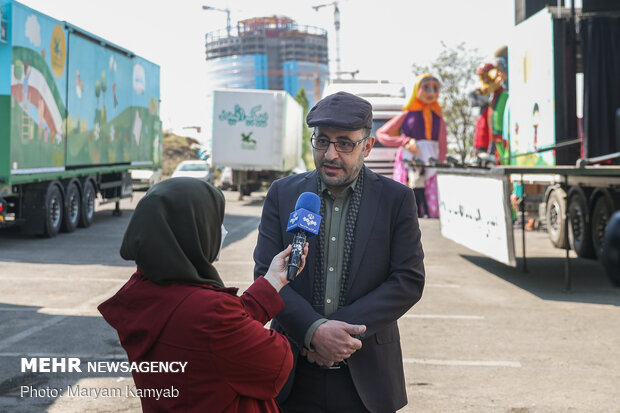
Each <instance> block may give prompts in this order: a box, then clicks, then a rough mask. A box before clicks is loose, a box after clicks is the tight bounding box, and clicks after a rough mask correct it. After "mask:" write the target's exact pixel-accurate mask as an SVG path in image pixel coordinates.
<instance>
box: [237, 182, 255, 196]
mask: <svg viewBox="0 0 620 413" xmlns="http://www.w3.org/2000/svg"><path fill="white" fill-rule="evenodd" d="M239 192H240V193H241V195H244V196H249V195H251V194H252V187H251V186H250V184H244V185H241V186H240V188H239Z"/></svg>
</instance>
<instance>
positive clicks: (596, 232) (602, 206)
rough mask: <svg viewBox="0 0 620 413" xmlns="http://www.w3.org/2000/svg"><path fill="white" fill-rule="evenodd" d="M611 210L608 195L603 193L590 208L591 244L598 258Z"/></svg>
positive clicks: (601, 252) (601, 253) (611, 204)
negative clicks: (592, 207)
mask: <svg viewBox="0 0 620 413" xmlns="http://www.w3.org/2000/svg"><path fill="white" fill-rule="evenodd" d="M613 212H614V210H613V202H612V200H611V199H610V198H609V197H607V196H606V195H603V196H600V197H599V198H598V199H597V200H596V203H595V204H594V209H593V210H592V246H593V248H594V253H595V254H596V256H597V257H598V258H599V259H600V258H601V257H602V256H603V240H604V238H605V229H606V228H607V223H608V222H609V218H610V217H611V214H612V213H613Z"/></svg>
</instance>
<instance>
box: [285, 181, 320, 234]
mask: <svg viewBox="0 0 620 413" xmlns="http://www.w3.org/2000/svg"><path fill="white" fill-rule="evenodd" d="M320 209H321V199H320V198H319V197H318V195H317V194H314V193H312V192H304V193H303V194H301V195H300V196H299V198H298V199H297V204H296V205H295V211H293V212H291V215H290V216H289V220H288V225H287V227H286V232H296V231H298V230H300V229H301V230H304V231H305V232H306V233H307V234H308V236H309V237H311V236H313V235H316V234H318V233H319V228H320V226H321V216H320V215H319V214H318V213H319V210H320Z"/></svg>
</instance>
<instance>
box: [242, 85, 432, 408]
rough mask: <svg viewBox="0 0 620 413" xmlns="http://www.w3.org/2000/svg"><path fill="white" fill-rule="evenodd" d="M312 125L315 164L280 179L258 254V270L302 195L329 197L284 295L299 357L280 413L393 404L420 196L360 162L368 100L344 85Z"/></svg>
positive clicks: (413, 293)
mask: <svg viewBox="0 0 620 413" xmlns="http://www.w3.org/2000/svg"><path fill="white" fill-rule="evenodd" d="M306 121H307V123H308V126H309V127H311V128H314V133H313V135H312V146H313V148H314V151H313V153H314V162H315V165H316V167H317V169H316V170H315V171H312V172H308V173H304V174H299V175H293V176H289V177H287V178H284V179H281V180H278V181H276V182H274V183H273V185H272V186H271V188H270V189H269V192H268V194H267V197H266V199H265V204H264V207H263V214H262V218H261V223H260V226H259V234H258V242H257V245H256V249H255V251H254V261H255V263H256V265H255V269H254V273H255V276H256V277H258V276H259V275H262V274H265V272H266V271H267V269H268V268H269V263H270V262H271V258H272V257H273V256H274V255H275V254H276V253H277V252H279V251H281V250H283V249H284V248H285V246H286V245H288V244H290V243H291V242H292V234H290V233H287V232H286V226H287V220H288V217H289V214H290V213H291V212H292V211H293V210H294V208H295V203H296V201H297V198H298V197H299V195H300V194H301V193H303V192H314V193H317V194H318V195H319V196H320V197H321V212H320V215H321V216H322V217H323V220H322V222H321V228H320V230H319V235H318V236H316V237H313V238H311V239H310V247H309V251H310V252H309V255H308V259H307V263H308V264H307V265H306V268H305V269H304V271H303V272H304V274H300V276H299V277H297V279H295V280H294V281H293V282H291V283H290V285H289V286H287V287H285V288H283V289H282V290H281V291H280V294H281V295H282V298H283V299H284V302H285V305H286V306H285V308H284V310H283V311H282V312H281V313H280V314H279V315H278V316H277V317H276V319H275V320H274V321H273V323H272V327H273V328H274V329H276V330H277V331H279V332H281V333H283V334H285V335H286V336H287V337H288V339H289V341H290V343H291V347H292V349H293V354H294V357H295V367H294V369H293V372H292V373H291V375H290V377H289V380H288V382H287V384H286V385H285V386H284V388H283V390H282V391H281V393H280V395H279V396H278V399H277V400H278V402H279V404H280V406H281V408H282V410H283V411H284V412H312V413H318V412H338V413H344V412H355V413H358V412H372V413H384V412H385V413H391V412H395V411H396V410H398V409H400V408H402V407H403V406H404V405H406V404H407V393H406V384H405V378H404V372H403V363H402V351H401V347H400V336H399V331H398V325H397V320H398V319H399V318H400V317H401V316H402V315H403V314H405V313H406V312H407V311H408V310H409V309H410V308H411V307H412V306H413V305H414V304H415V303H416V302H417V301H418V300H419V299H420V297H421V296H422V290H423V287H424V263H423V257H424V253H423V251H422V244H421V241H420V229H419V226H418V218H417V214H416V204H415V199H414V195H413V192H412V191H411V189H409V188H407V187H406V186H404V185H401V184H400V183H397V182H395V181H393V180H391V179H388V178H385V177H383V176H380V175H377V174H375V173H374V172H372V171H370V170H369V169H368V168H366V167H365V166H364V158H365V157H367V156H368V154H369V153H370V151H371V149H372V146H373V144H374V141H375V139H374V137H372V136H370V132H371V128H372V107H371V105H370V103H369V102H367V101H366V100H364V99H362V98H359V97H357V96H354V95H351V94H348V93H345V92H338V93H336V94H333V95H330V96H327V97H325V98H324V99H322V100H321V101H319V102H318V103H317V104H316V105H315V106H314V107H313V108H312V110H311V111H310V112H309V113H308V116H307V118H306Z"/></svg>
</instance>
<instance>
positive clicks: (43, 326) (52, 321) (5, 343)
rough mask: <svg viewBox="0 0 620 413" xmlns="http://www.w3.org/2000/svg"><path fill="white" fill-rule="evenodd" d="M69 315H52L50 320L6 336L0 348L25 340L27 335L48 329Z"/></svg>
mask: <svg viewBox="0 0 620 413" xmlns="http://www.w3.org/2000/svg"><path fill="white" fill-rule="evenodd" d="M67 317H68V316H66V315H62V316H56V317H52V318H50V319H48V320H45V321H43V322H42V323H41V324H37V325H36V326H33V327H30V328H27V329H26V330H24V331H22V332H21V333H18V334H15V335H12V336H10V337H7V338H5V339H4V340H1V341H0V349H3V348H5V347H8V346H10V345H12V344H15V343H17V342H18V341H20V340H23V339H24V338H26V337H29V336H31V335H33V334H36V333H38V332H39V331H41V330H43V329H46V328H48V327H51V326H53V325H54V324H58V323H60V322H61V321H62V320H64V319H65V318H67Z"/></svg>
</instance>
